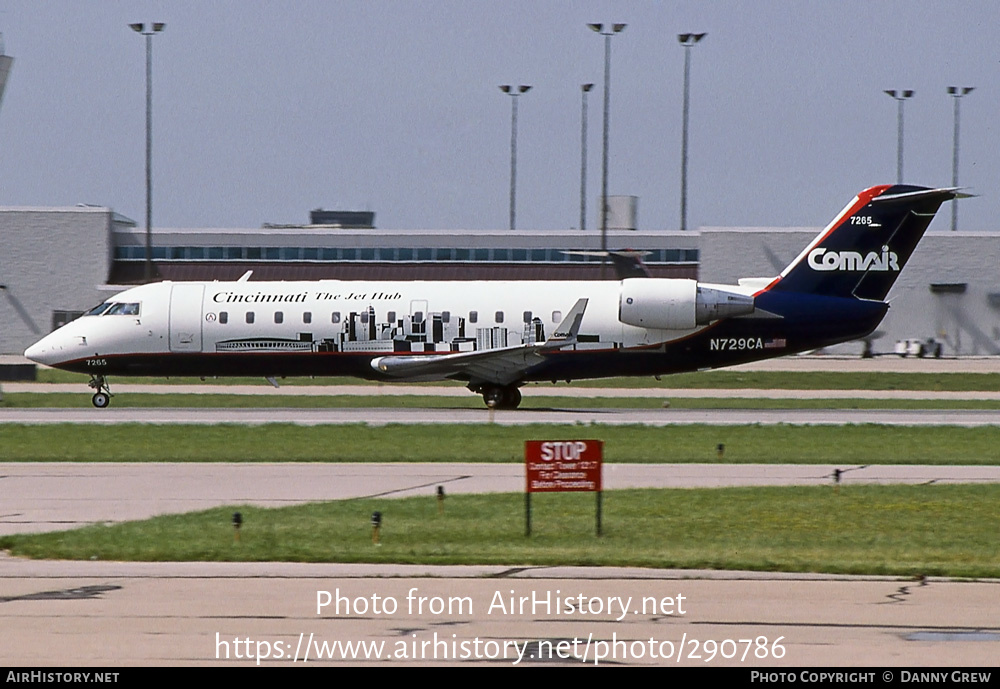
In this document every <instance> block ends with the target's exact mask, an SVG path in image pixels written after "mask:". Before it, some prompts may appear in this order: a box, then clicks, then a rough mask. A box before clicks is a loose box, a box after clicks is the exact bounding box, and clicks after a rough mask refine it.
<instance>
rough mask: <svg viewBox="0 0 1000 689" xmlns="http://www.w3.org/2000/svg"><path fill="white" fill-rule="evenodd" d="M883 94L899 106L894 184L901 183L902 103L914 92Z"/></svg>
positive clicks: (892, 91)
mask: <svg viewBox="0 0 1000 689" xmlns="http://www.w3.org/2000/svg"><path fill="white" fill-rule="evenodd" d="M885 94H886V95H887V96H889V97H890V98H895V99H896V102H897V103H898V104H899V106H898V108H897V113H896V184H902V183H903V102H904V101H905V100H906V99H907V98H913V94H914V91H913V90H912V89H907V90H905V91H897V90H896V89H889V90H888V91H885Z"/></svg>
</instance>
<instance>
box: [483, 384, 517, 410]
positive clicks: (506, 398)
mask: <svg viewBox="0 0 1000 689" xmlns="http://www.w3.org/2000/svg"><path fill="white" fill-rule="evenodd" d="M483 402H485V403H486V406H487V407H489V408H490V409H517V406H518V405H519V404H521V391H520V390H518V389H517V388H516V387H514V386H509V387H500V386H499V385H497V386H491V387H488V388H486V389H485V390H483Z"/></svg>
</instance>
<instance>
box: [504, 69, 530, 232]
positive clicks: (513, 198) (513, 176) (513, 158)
mask: <svg viewBox="0 0 1000 689" xmlns="http://www.w3.org/2000/svg"><path fill="white" fill-rule="evenodd" d="M500 90H501V91H503V92H504V93H506V94H507V95H509V96H510V229H512V230H513V229H514V227H515V222H514V213H515V209H516V208H517V98H518V96H520V95H521V94H522V93H527V92H528V91H530V90H531V87H530V86H526V85H524V84H521V85H520V86H517V87H514V86H511V85H510V84H503V85H502V86H501V87H500Z"/></svg>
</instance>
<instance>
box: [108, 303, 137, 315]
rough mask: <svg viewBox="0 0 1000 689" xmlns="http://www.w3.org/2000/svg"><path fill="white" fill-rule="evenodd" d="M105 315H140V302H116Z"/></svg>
mask: <svg viewBox="0 0 1000 689" xmlns="http://www.w3.org/2000/svg"><path fill="white" fill-rule="evenodd" d="M104 315H105V316H138V315H139V304H138V303H132V304H115V305H113V306H112V307H111V308H110V309H108V311H107V312H106V313H105V314H104Z"/></svg>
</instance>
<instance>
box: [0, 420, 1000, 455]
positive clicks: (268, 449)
mask: <svg viewBox="0 0 1000 689" xmlns="http://www.w3.org/2000/svg"><path fill="white" fill-rule="evenodd" d="M0 433H2V436H3V444H2V450H0V460H2V461H7V462H50V461H67V462H373V461H375V462H470V461H471V462H484V463H503V462H522V461H523V459H524V441H525V440H532V439H546V440H572V439H580V438H595V439H600V440H604V442H605V459H606V461H608V462H621V463H650V464H655V463H663V462H672V463H726V464H745V463H764V464H777V463H781V464H844V465H856V464H942V465H943V464H963V465H995V464H998V463H1000V427H996V426H984V427H976V428H962V427H957V426H940V427H907V426H882V425H875V424H864V425H849V426H785V425H766V426H765V425H747V426H708V425H687V426H663V427H653V426H642V425H627V426H600V425H582V424H580V425H549V424H531V425H526V426H500V425H495V424H488V423H483V424H451V425H435V426H417V425H402V424H390V425H386V426H368V425H365V424H345V425H336V426H333V425H331V426H296V425H294V424H266V425H261V426H243V425H228V424H224V425H214V426H198V425H162V426H161V425H152V424H115V425H108V426H105V425H89V424H51V425H30V424H25V425H21V424H5V425H3V426H2V427H0ZM719 444H722V445H724V446H725V452H724V456H723V457H719V454H718V451H717V447H718V445H719Z"/></svg>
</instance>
